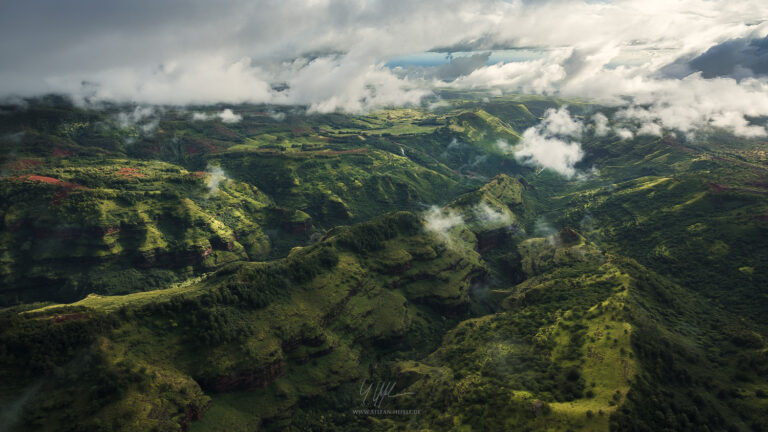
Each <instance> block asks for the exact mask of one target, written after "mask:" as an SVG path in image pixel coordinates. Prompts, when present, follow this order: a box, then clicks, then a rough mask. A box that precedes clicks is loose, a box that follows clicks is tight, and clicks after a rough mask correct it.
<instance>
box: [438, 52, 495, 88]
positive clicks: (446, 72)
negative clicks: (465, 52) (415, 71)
mask: <svg viewBox="0 0 768 432" xmlns="http://www.w3.org/2000/svg"><path fill="white" fill-rule="evenodd" d="M489 58H491V53H490V52H487V53H480V54H473V55H471V56H466V57H452V58H451V61H450V62H449V63H446V64H444V65H440V66H437V69H436V71H435V76H436V77H437V78H438V79H440V80H443V81H453V80H455V79H456V78H458V77H460V76H465V75H469V74H471V73H472V72H473V71H475V70H476V69H479V68H481V67H483V66H485V65H486V63H487V62H488V59H489Z"/></svg>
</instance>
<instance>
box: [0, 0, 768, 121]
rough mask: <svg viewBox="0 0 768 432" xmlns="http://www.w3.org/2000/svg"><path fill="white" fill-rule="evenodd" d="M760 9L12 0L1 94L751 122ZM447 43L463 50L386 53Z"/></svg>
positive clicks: (760, 86) (716, 4)
mask: <svg viewBox="0 0 768 432" xmlns="http://www.w3.org/2000/svg"><path fill="white" fill-rule="evenodd" d="M767 16H768V4H767V3H766V2H764V1H762V0H742V1H739V2H729V1H726V0H679V1H675V2H670V1H666V0H614V1H589V2H586V1H576V0H573V1H569V0H549V1H546V0H545V1H537V2H532V1H525V0H511V1H504V0H475V1H459V0H442V1H439V2H438V1H437V0H427V1H423V2H416V3H414V2H409V1H405V0H387V1H384V0H312V1H300V0H281V1H278V0H263V1H259V2H249V1H245V0H223V1H221V2H216V4H213V3H210V2H205V1H201V0H194V1H192V2H188V1H182V0H167V1H164V2H155V1H150V0H136V1H132V2H97V1H95V0H73V1H70V2H58V1H54V0H29V1H25V2H5V3H4V4H3V5H2V6H0V38H2V40H4V41H6V43H3V44H0V58H2V59H3V61H2V62H0V95H10V94H15V95H22V96H28V95H33V94H40V93H46V92H64V93H69V94H71V95H73V96H75V97H76V98H79V99H80V100H85V99H86V98H87V99H88V100H118V101H133V102H136V103H144V104H176V105H183V104H205V103H218V102H224V103H240V102H256V103H261V102H264V103H272V104H302V105H307V106H308V107H309V110H310V111H319V112H328V111H335V110H342V111H348V112H360V111H366V110H369V109H373V108H376V107H381V106H387V105H403V104H417V103H420V102H421V100H422V98H423V97H424V96H426V95H429V94H430V93H431V89H432V88H434V86H437V85H439V86H444V85H448V86H451V87H456V88H486V87H490V88H495V89H497V90H498V91H502V92H531V93H541V94H557V95H561V96H567V97H580V98H592V99H595V100H597V101H600V102H603V103H610V104H614V105H620V106H625V107H627V109H626V110H625V111H624V112H623V114H622V115H623V116H624V118H625V119H626V120H629V119H630V118H634V120H635V121H637V122H641V123H642V124H641V125H640V126H639V128H644V132H643V133H645V132H648V133H652V132H658V131H659V130H660V129H663V128H671V129H680V130H682V131H683V132H686V133H689V132H691V131H693V130H695V129H696V128H700V127H711V126H714V127H725V128H729V129H731V130H733V131H734V132H735V133H737V134H741V135H745V136H759V135H764V134H765V130H764V129H763V128H762V127H759V126H755V125H752V124H750V123H749V122H748V120H746V118H745V116H751V117H755V116H763V115H768V102H767V101H768V98H766V97H765V96H766V89H768V81H766V77H765V72H766V67H765V65H766V60H765V58H766V57H765V45H766V42H765V39H764V38H765V37H766V35H767V34H768V22H767V21H765V20H764V19H762V18H761V17H767ZM441 49H442V50H451V51H470V52H467V53H464V54H461V53H456V54H454V55H453V56H452V57H451V60H450V61H446V62H445V63H444V64H442V65H437V66H422V65H410V66H398V67H397V68H394V69H391V68H389V67H387V66H386V64H387V63H388V62H390V61H392V60H393V59H397V58H402V57H404V56H413V55H418V54H419V53H427V52H434V51H435V50H441ZM500 49H505V50H508V51H507V53H509V52H517V51H515V50H518V51H519V52H521V53H523V52H524V55H523V54H520V55H511V54H510V55H508V57H510V58H512V57H514V60H511V61H505V60H497V59H498V58H500V56H499V55H496V54H493V53H494V52H495V51H496V50H500ZM509 50H512V51H509ZM502 57H503V56H502ZM495 59H496V60H495ZM723 98H725V99H726V100H725V101H724V103H721V102H723ZM633 116H636V117H633ZM654 125H655V126H654Z"/></svg>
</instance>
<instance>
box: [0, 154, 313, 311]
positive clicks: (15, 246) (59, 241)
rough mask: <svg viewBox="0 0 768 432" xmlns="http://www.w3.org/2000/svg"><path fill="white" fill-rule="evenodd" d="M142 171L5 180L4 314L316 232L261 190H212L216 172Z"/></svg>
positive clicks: (211, 263)
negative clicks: (20, 305)
mask: <svg viewBox="0 0 768 432" xmlns="http://www.w3.org/2000/svg"><path fill="white" fill-rule="evenodd" d="M135 165H136V166H135V167H125V166H124V164H122V163H120V161H113V160H102V161H99V162H93V163H92V164H83V165H82V166H77V167H74V168H72V167H70V168H66V169H62V168H57V167H56V165H55V164H52V163H50V164H49V163H43V162H40V163H38V164H34V165H29V164H27V165H23V166H21V167H20V168H19V169H21V170H22V171H24V170H27V171H28V170H34V171H35V172H38V171H39V172H44V173H45V174H46V175H44V176H43V175H36V174H35V175H31V174H23V175H18V176H11V177H5V178H0V214H2V218H0V224H1V225H0V228H2V230H0V256H2V258H0V282H2V283H0V285H2V287H0V305H2V304H8V303H10V302H13V301H16V299H17V298H18V300H19V301H33V300H45V299H50V300H58V301H74V300H77V299H79V298H82V297H84V296H85V295H87V294H88V293H91V292H95V293H101V294H109V293H111V292H115V291H117V292H121V293H124V292H131V291H135V290H145V289H146V288H147V287H152V286H158V285H162V284H167V283H168V282H170V281H174V280H177V279H179V278H184V277H187V276H189V275H191V274H193V273H194V272H200V271H210V270H213V269H215V268H217V267H219V266H221V265H223V264H226V263H228V262H232V261H237V260H248V259H263V258H265V257H267V256H268V255H269V254H270V253H271V245H272V240H271V239H270V237H269V236H268V235H267V234H265V230H268V231H271V232H273V233H274V234H273V235H274V236H276V237H278V238H280V239H282V238H283V237H287V238H289V239H300V238H304V237H307V236H308V233H307V232H308V231H309V230H310V229H311V228H312V220H311V218H309V216H308V215H306V214H303V213H301V212H298V211H296V210H291V209H282V208H281V209H277V208H275V207H274V204H273V203H272V201H271V200H270V199H269V198H268V197H266V196H265V195H264V194H263V193H261V192H260V191H259V190H258V189H256V188H254V187H252V186H248V185H245V184H242V183H238V182H235V181H233V180H229V179H226V178H223V179H222V178H218V177H217V178H216V182H218V184H216V187H215V188H213V189H212V188H210V187H209V183H211V182H212V180H211V178H210V177H211V176H212V175H213V174H212V173H201V174H200V175H191V174H190V173H188V172H186V171H185V170H183V169H181V168H179V167H176V166H174V165H171V164H165V163H161V162H142V163H135ZM75 180H76V181H77V183H75V182H74V181H75ZM73 185H74V186H73ZM62 191H65V192H66V193H62ZM276 215H278V216H277V217H276ZM282 241H284V240H282ZM290 241H292V240H290ZM94 268H98V269H99V271H97V272H94V271H92V269H94ZM137 270H141V271H137ZM127 274H130V275H131V276H130V277H126V275H127ZM43 280H44V281H45V283H39V282H40V281H43Z"/></svg>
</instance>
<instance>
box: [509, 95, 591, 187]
mask: <svg viewBox="0 0 768 432" xmlns="http://www.w3.org/2000/svg"><path fill="white" fill-rule="evenodd" d="M582 129H583V124H582V123H581V122H579V121H576V120H573V119H572V118H571V117H570V115H569V114H568V111H567V110H566V109H565V108H560V109H557V110H553V109H549V110H547V111H546V113H545V114H544V120H542V122H541V123H540V124H538V125H537V126H535V127H530V128H528V129H526V130H525V132H523V137H522V140H521V143H520V145H519V146H518V147H517V148H516V150H515V152H514V155H515V158H517V159H518V160H521V161H522V162H523V163H528V164H531V165H537V166H541V167H542V168H548V169H551V170H553V171H556V172H558V173H560V174H562V175H564V176H566V177H572V176H573V175H574V174H575V173H576V169H575V168H574V165H575V164H576V163H577V162H578V161H580V160H581V159H582V158H583V157H584V152H583V150H582V149H581V144H580V143H579V142H575V141H570V140H567V138H565V137H567V136H572V137H578V136H581V131H582Z"/></svg>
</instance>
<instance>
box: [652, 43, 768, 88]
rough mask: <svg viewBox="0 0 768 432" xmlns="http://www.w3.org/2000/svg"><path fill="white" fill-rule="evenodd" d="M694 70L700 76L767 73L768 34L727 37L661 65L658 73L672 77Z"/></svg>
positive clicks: (680, 76)
mask: <svg viewBox="0 0 768 432" xmlns="http://www.w3.org/2000/svg"><path fill="white" fill-rule="evenodd" d="M695 72H701V76H702V77H704V78H716V77H731V78H736V79H742V78H749V77H754V76H765V75H768V37H763V38H759V37H758V38H737V39H731V40H727V41H725V42H723V43H720V44H717V45H715V46H713V47H711V48H709V49H708V50H707V51H706V52H704V53H703V54H701V55H699V56H697V57H694V58H686V57H683V58H681V59H678V60H677V61H676V62H674V63H672V64H670V65H668V66H665V67H664V68H662V73H664V74H666V75H667V76H671V77H676V78H682V77H684V76H686V75H690V74H692V73H695Z"/></svg>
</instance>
